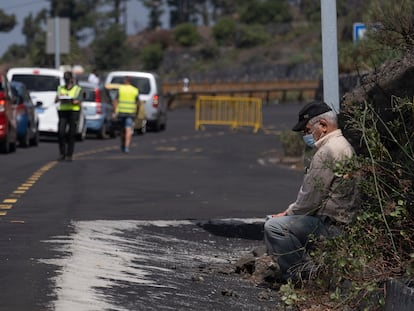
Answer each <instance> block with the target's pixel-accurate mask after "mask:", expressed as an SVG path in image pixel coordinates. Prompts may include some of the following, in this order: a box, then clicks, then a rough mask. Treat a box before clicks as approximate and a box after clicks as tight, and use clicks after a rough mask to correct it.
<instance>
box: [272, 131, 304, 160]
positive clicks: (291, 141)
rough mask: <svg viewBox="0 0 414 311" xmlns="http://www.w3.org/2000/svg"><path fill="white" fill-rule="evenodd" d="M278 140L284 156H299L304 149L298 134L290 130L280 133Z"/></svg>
mask: <svg viewBox="0 0 414 311" xmlns="http://www.w3.org/2000/svg"><path fill="white" fill-rule="evenodd" d="M278 138H279V140H280V142H281V143H282V147H283V151H284V153H285V156H301V155H302V154H303V151H304V149H305V145H304V143H303V140H302V136H301V134H300V133H297V132H293V131H290V130H286V131H282V132H281V133H280V134H279V135H278Z"/></svg>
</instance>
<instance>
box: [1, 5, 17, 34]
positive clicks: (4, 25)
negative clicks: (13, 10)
mask: <svg viewBox="0 0 414 311" xmlns="http://www.w3.org/2000/svg"><path fill="white" fill-rule="evenodd" d="M14 26H16V16H15V15H14V14H12V15H7V14H6V13H5V12H4V11H3V10H1V9H0V32H9V31H10V30H12V29H13V28H14Z"/></svg>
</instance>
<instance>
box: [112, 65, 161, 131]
mask: <svg viewBox="0 0 414 311" xmlns="http://www.w3.org/2000/svg"><path fill="white" fill-rule="evenodd" d="M126 76H129V77H131V83H132V85H134V86H135V87H137V88H138V90H139V99H140V101H141V103H144V104H145V115H146V119H147V129H150V130H154V131H160V130H165V128H166V126H167V110H168V109H167V108H168V107H167V103H166V102H165V101H164V98H163V96H162V84H161V81H160V78H159V77H158V76H157V75H156V74H154V73H149V72H140V71H112V72H110V73H109V74H108V76H107V77H106V80H105V84H123V83H124V78H125V77H126Z"/></svg>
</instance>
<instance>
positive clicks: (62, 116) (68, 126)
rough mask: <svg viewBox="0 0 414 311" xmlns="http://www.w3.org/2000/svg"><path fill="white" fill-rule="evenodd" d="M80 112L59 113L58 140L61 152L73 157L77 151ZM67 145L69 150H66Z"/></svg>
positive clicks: (64, 111)
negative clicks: (76, 142) (76, 141)
mask: <svg viewBox="0 0 414 311" xmlns="http://www.w3.org/2000/svg"><path fill="white" fill-rule="evenodd" d="M79 113H80V111H70V110H69V111H66V110H63V111H59V112H58V114H59V125H58V139H59V152H60V154H61V155H63V156H69V157H71V156H72V155H73V151H74V149H75V139H76V129H77V128H78V120H79ZM66 145H67V148H66Z"/></svg>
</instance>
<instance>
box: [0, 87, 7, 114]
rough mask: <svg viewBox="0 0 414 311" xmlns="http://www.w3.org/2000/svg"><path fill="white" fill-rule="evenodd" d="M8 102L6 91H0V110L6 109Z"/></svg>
mask: <svg viewBox="0 0 414 311" xmlns="http://www.w3.org/2000/svg"><path fill="white" fill-rule="evenodd" d="M5 104H6V100H5V98H4V92H0V112H3V111H4V110H6V107H4V106H5Z"/></svg>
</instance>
